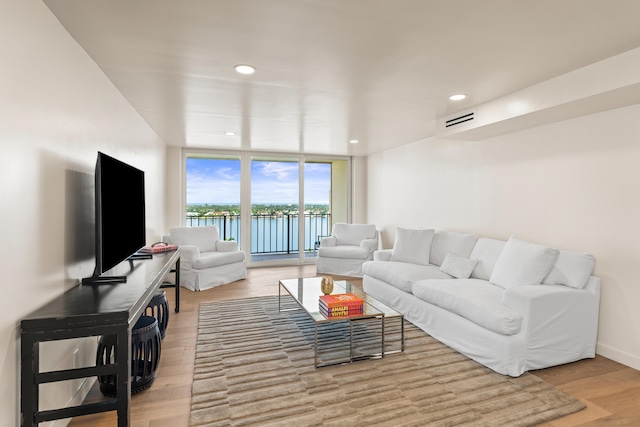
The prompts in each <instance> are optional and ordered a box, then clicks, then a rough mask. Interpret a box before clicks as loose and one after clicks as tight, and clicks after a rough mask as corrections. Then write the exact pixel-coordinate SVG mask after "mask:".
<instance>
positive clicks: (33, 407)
mask: <svg viewBox="0 0 640 427" xmlns="http://www.w3.org/2000/svg"><path fill="white" fill-rule="evenodd" d="M20 345H21V350H20V354H21V369H22V374H21V381H22V383H21V397H20V407H21V409H20V412H21V425H22V426H23V427H31V426H36V422H35V415H36V413H37V412H38V385H37V384H36V383H35V376H36V374H38V372H39V371H40V345H39V344H38V341H37V340H35V339H34V338H33V337H32V336H31V335H30V334H22V337H21V342H20Z"/></svg>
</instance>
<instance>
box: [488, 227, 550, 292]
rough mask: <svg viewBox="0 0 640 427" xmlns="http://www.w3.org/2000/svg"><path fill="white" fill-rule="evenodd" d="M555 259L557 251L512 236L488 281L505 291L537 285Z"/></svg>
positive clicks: (547, 272)
mask: <svg viewBox="0 0 640 427" xmlns="http://www.w3.org/2000/svg"><path fill="white" fill-rule="evenodd" d="M557 258H558V250H557V249H552V248H549V247H547V246H543V245H538V244H535V243H530V242H527V241H524V240H521V239H518V238H517V237H513V236H512V237H511V238H509V240H508V241H507V244H506V245H505V246H504V249H503V250H502V253H501V254H500V257H499V258H498V261H497V262H496V265H495V267H494V269H493V273H491V277H490V279H489V281H490V282H491V283H493V284H494V285H498V286H500V287H502V288H505V289H506V288H511V287H514V286H522V285H539V284H540V283H542V279H544V278H545V276H546V275H547V274H549V271H550V270H551V267H553V264H554V263H555V261H556V259H557Z"/></svg>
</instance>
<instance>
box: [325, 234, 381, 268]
mask: <svg viewBox="0 0 640 427" xmlns="http://www.w3.org/2000/svg"><path fill="white" fill-rule="evenodd" d="M378 234H379V233H378V230H376V226H375V224H343V223H338V224H334V226H333V231H332V232H331V236H329V237H323V238H322V240H321V241H320V248H319V250H318V260H317V264H316V271H317V273H318V274H321V273H325V274H337V275H341V276H353V277H362V264H363V263H364V262H365V261H369V260H372V259H373V252H374V251H376V250H378V240H379V239H378Z"/></svg>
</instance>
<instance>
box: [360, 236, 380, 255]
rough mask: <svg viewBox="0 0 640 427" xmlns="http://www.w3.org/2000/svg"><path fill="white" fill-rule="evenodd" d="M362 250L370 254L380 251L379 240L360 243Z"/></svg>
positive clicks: (367, 240)
mask: <svg viewBox="0 0 640 427" xmlns="http://www.w3.org/2000/svg"><path fill="white" fill-rule="evenodd" d="M360 249H364V250H366V251H367V252H369V253H372V252H373V251H375V250H377V249H378V239H364V240H363V241H362V242H360Z"/></svg>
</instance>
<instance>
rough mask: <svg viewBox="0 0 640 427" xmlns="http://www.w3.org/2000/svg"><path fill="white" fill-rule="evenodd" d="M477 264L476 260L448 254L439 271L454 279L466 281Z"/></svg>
mask: <svg viewBox="0 0 640 427" xmlns="http://www.w3.org/2000/svg"><path fill="white" fill-rule="evenodd" d="M477 263H478V260H477V259H469V258H465V257H462V256H459V255H456V254H454V253H448V254H447V256H445V257H444V260H443V261H442V265H441V266H440V271H442V272H444V273H447V274H449V275H450V276H453V277H455V278H456V279H468V278H469V276H471V272H472V271H473V269H474V267H475V266H476V264H477Z"/></svg>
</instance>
